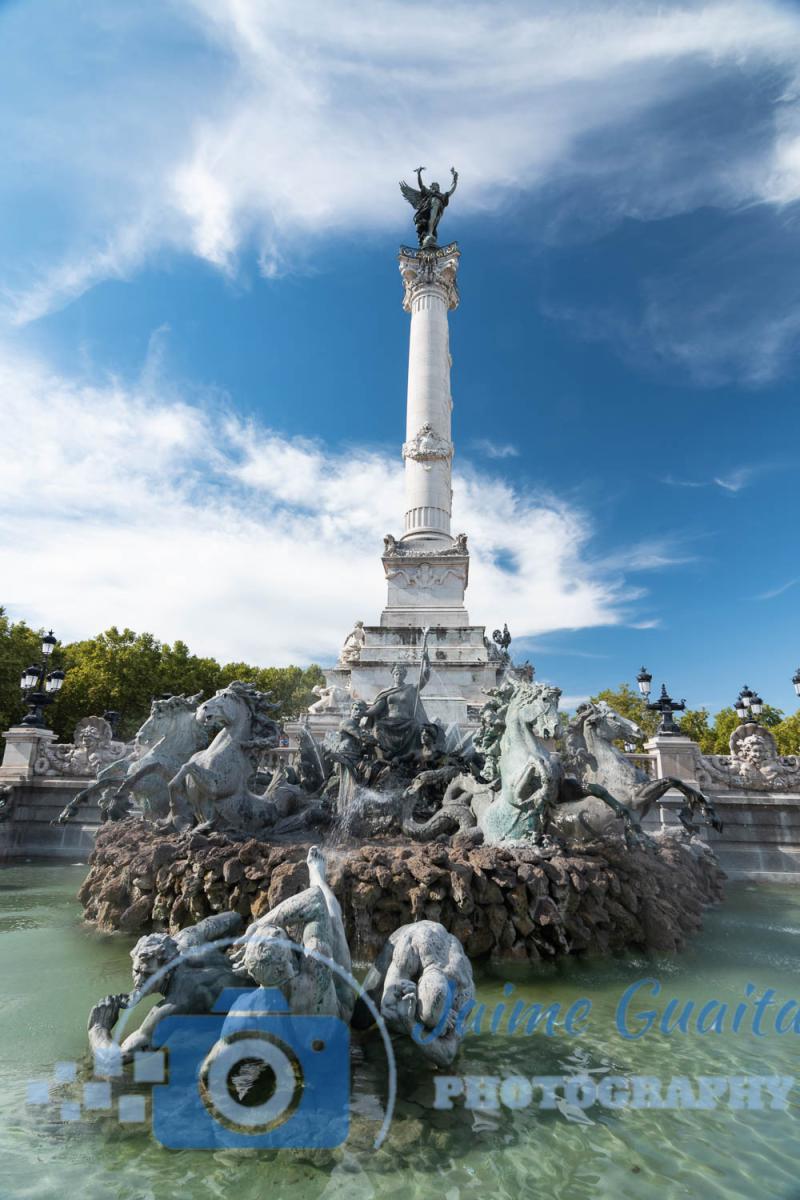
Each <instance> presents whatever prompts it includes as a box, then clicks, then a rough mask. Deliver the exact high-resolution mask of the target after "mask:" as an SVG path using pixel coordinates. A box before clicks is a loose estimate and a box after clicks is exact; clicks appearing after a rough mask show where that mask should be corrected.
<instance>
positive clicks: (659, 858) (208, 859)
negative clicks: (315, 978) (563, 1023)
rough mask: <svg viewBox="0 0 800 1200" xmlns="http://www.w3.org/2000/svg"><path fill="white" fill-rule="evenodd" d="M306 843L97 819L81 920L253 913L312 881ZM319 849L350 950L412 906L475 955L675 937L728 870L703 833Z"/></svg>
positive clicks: (180, 920)
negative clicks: (579, 844)
mask: <svg viewBox="0 0 800 1200" xmlns="http://www.w3.org/2000/svg"><path fill="white" fill-rule="evenodd" d="M309 845H310V842H297V843H293V844H291V845H285V844H281V845H277V844H271V843H268V842H259V841H256V840H255V839H250V840H249V841H234V840H232V839H230V838H228V837H226V836H225V835H223V834H218V833H212V834H208V835H205V834H200V833H194V832H189V833H184V834H177V833H176V834H172V835H170V836H167V837H164V836H163V835H162V834H157V833H155V831H153V830H152V829H151V827H150V826H148V825H147V824H145V823H144V822H143V821H140V820H136V819H130V820H128V821H124V822H122V823H118V824H112V825H105V826H103V827H102V828H101V829H100V830H99V831H98V834H97V841H96V844H95V849H94V852H93V854H92V857H91V859H90V862H89V866H90V870H89V874H88V876H87V878H86V880H85V882H84V884H83V886H82V888H81V890H80V893H79V898H80V900H81V903H82V904H83V906H84V909H85V915H86V918H87V920H89V921H92V922H94V923H95V924H96V925H97V926H98V927H99V928H101V929H104V930H117V929H120V930H124V931H125V932H126V933H144V932H147V931H148V930H151V929H170V930H173V931H174V930H177V929H181V928H183V927H184V926H186V925H190V924H193V923H194V922H196V921H199V920H201V919H202V918H203V917H206V916H208V915H209V914H210V913H214V912H220V911H222V910H224V909H228V908H232V909H236V910H237V911H238V912H240V913H241V914H242V916H244V917H245V918H249V917H257V916H259V915H261V914H262V913H265V912H267V911H268V910H269V909H270V908H272V907H273V906H274V905H276V904H278V903H279V902H280V901H281V900H284V899H286V897H287V896H292V895H294V894H295V893H296V892H299V891H302V889H303V888H305V887H307V885H308V872H307V868H306V865H305V857H306V854H307V852H308V847H309ZM326 856H327V859H328V879H329V881H330V883H331V886H332V887H333V889H334V892H335V893H336V895H337V897H338V899H339V902H340V903H341V906H342V911H343V913H344V918H345V925H346V928H347V936H348V941H349V943H350V946H351V948H352V950H353V957H354V959H356V960H357V961H366V960H370V959H372V958H374V956H375V955H376V953H377V952H378V950H379V949H380V947H381V946H382V945H383V943H384V941H385V939H386V937H387V935H388V934H390V933H392V932H393V931H394V930H395V929H396V928H397V927H398V926H399V925H403V924H406V923H408V922H409V921H415V920H421V919H428V920H432V921H440V922H441V923H442V924H443V925H444V926H445V928H446V929H448V930H449V931H450V932H451V933H453V934H455V935H456V937H458V938H459V939H460V940H461V942H462V943H463V945H464V948H465V950H466V952H467V954H468V955H469V956H470V957H471V958H479V957H482V956H484V955H491V956H493V957H501V958H502V957H507V958H512V959H518V960H526V959H527V960H532V961H536V960H539V959H551V958H554V957H556V956H558V955H562V954H580V953H600V954H615V953H619V952H620V951H623V950H626V949H635V950H661V951H663V950H667V951H669V950H677V949H680V947H681V946H682V945H683V944H684V942H685V940H686V938H687V936H689V935H691V934H693V933H695V932H697V931H698V930H699V929H700V927H701V922H702V913H703V908H704V907H705V906H706V905H708V904H710V903H713V902H715V901H717V900H719V899H721V897H722V880H723V879H724V875H723V872H722V871H721V870H720V868H719V866H718V865H717V862H716V859H715V858H714V856H713V854H712V853H711V851H710V850H709V849H708V847H707V846H706V845H705V843H703V842H701V841H699V840H698V839H693V840H692V841H691V842H686V841H684V840H681V838H679V837H676V836H673V835H670V834H666V833H664V834H661V835H659V836H657V837H656V838H655V839H654V842H653V846H652V848H650V849H637V850H634V851H629V850H628V849H626V847H625V846H624V844H622V843H621V842H620V843H617V842H606V843H602V844H599V843H598V844H597V845H596V846H593V847H589V848H586V847H584V848H582V849H581V850H580V851H575V852H566V851H558V850H552V851H551V850H547V851H545V850H540V849H537V848H535V847H528V846H520V845H515V846H478V847H475V846H469V845H468V844H466V843H464V844H461V845H459V844H457V843H456V844H443V843H434V844H432V845H431V844H428V845H425V846H422V845H418V844H410V845H409V844H398V843H392V842H388V841H386V842H379V841H374V842H370V843H367V844H364V845H361V846H354V847H348V848H339V847H336V848H331V849H328V850H326Z"/></svg>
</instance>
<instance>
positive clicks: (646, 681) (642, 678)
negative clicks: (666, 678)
mask: <svg viewBox="0 0 800 1200" xmlns="http://www.w3.org/2000/svg"><path fill="white" fill-rule="evenodd" d="M636 682H637V684H638V685H639V691H640V692H641V693H642V695H643V696H644V698H645V700H646V699H647V697H648V696H649V695H650V684H651V683H652V682H653V676H652V675H651V674H650V672H649V671H648V670H647V667H642V669H641V671H640V672H639V674H638V675H637V676H636Z"/></svg>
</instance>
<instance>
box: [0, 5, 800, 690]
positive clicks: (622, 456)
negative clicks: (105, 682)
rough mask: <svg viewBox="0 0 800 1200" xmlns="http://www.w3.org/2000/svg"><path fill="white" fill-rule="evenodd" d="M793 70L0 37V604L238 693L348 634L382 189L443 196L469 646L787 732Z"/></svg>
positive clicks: (570, 32) (368, 487) (635, 23)
mask: <svg viewBox="0 0 800 1200" xmlns="http://www.w3.org/2000/svg"><path fill="white" fill-rule="evenodd" d="M799 52H800V9H798V8H797V7H796V6H789V5H778V4H767V3H760V2H755V0H739V2H738V3H717V4H710V3H708V4H687V5H669V4H666V5H663V4H662V5H659V6H655V5H648V4H625V3H623V4H615V5H610V4H596V3H583V4H578V5H570V4H565V3H561V4H558V5H555V4H553V5H550V4H540V5H537V6H535V7H532V6H530V5H528V4H515V3H514V4H512V3H503V2H501V3H496V4H492V5H482V4H477V3H473V2H469V3H467V2H466V0H463V2H462V0H450V2H448V3H440V4H437V5H430V4H427V5H422V4H416V3H410V4H409V3H405V4H399V3H389V2H385V0H384V2H380V0H379V2H372V3H369V4H366V3H362V2H361V0H354V2H352V3H348V4H346V5H342V6H336V5H324V4H321V3H312V2H306V3H299V4H297V3H293V4H291V5H290V4H288V3H287V4H281V3H277V4H270V5H267V4H259V3H256V2H255V0H252V2H250V0H237V2H234V0H218V2H215V3H212V2H211V0H207V2H204V0H194V2H190V0H181V2H175V3H162V4H158V5H156V4H152V5H151V4H146V3H145V4H140V5H137V6H136V11H135V12H134V11H128V12H123V11H121V6H114V5H108V4H93V3H86V4H83V5H81V6H80V10H79V11H76V10H75V9H74V7H72V6H67V5H60V4H52V3H47V4H45V3H38V2H37V0H26V2H25V3H16V4H14V3H11V4H6V5H4V6H0V81H2V82H0V89H1V90H2V91H3V92H5V95H3V96H2V104H1V105H0V113H2V116H0V131H1V136H2V139H3V143H4V146H5V151H4V161H5V167H6V169H5V171H4V173H3V178H2V180H0V196H1V197H2V204H3V212H4V219H3V221H2V222H0V373H1V374H0V398H1V400H0V402H2V405H3V409H4V412H5V413H6V420H5V421H4V432H3V438H2V444H0V512H2V525H1V526H0V539H2V540H1V542H0V546H1V547H2V557H1V558H0V596H1V597H2V600H1V601H0V602H3V603H6V605H7V607H8V608H9V609H10V611H11V612H12V614H13V615H14V616H19V617H23V616H24V617H26V618H27V619H28V620H30V621H33V622H35V623H39V622H41V623H46V624H53V625H54V627H56V629H57V632H58V633H59V634H61V635H62V636H64V637H70V638H71V637H77V636H82V635H87V634H90V633H92V632H95V631H96V630H98V629H100V628H103V627H105V626H107V625H109V624H111V623H112V622H116V623H118V624H129V625H131V626H133V627H134V628H137V629H144V628H147V629H150V630H152V631H153V632H155V633H156V634H158V635H159V636H161V637H163V638H165V639H167V640H170V639H173V638H175V637H179V636H183V637H184V638H185V639H186V640H187V641H189V643H190V645H191V646H192V648H193V649H196V650H197V651H199V652H203V653H209V654H215V655H216V656H218V657H220V658H243V659H246V660H249V661H259V662H264V663H267V662H288V661H298V660H300V659H305V660H309V659H316V660H322V661H332V659H333V658H334V657H335V654H336V650H337V647H338V645H339V644H340V643H341V641H342V639H343V637H344V635H345V633H346V632H347V631H348V629H349V627H350V626H351V624H352V621H353V620H354V619H355V618H356V617H361V618H364V619H366V620H367V622H370V621H373V620H377V616H378V613H379V611H380V608H381V607H382V604H383V592H384V584H383V580H382V571H381V567H380V562H379V557H378V556H379V552H380V549H381V545H382V542H381V539H382V536H383V534H384V533H385V532H387V531H390V530H391V531H393V532H399V526H400V522H401V517H402V479H401V471H402V465H401V462H400V455H399V446H400V443H401V441H402V437H403V428H404V402H405V370H406V351H407V335H408V326H407V321H408V318H407V316H406V315H405V314H404V313H403V312H402V308H401V286H400V280H399V277H398V274H397V266H396V259H395V255H396V251H397V247H398V245H399V244H400V242H401V241H411V240H412V235H413V226H412V223H411V219H410V217H411V213H410V209H408V207H407V206H406V205H405V203H404V201H403V199H402V197H401V195H400V193H399V190H398V188H397V180H398V179H399V178H401V177H402V176H404V175H405V176H408V175H410V174H411V172H412V171H413V168H414V167H415V166H416V165H417V163H418V162H419V161H422V162H425V163H427V164H428V165H429V166H430V168H431V172H432V173H433V177H438V178H446V177H447V174H448V168H449V166H450V164H451V163H455V165H456V166H457V167H458V168H459V171H460V173H461V181H460V184H459V191H458V193H457V195H456V198H455V200H454V201H453V203H452V205H451V207H450V209H449V210H448V212H447V214H446V216H445V219H444V221H443V224H442V229H441V235H442V236H445V237H447V238H457V239H458V241H459V244H460V247H461V250H462V262H461V269H460V287H461V296H462V302H461V306H460V308H459V310H458V311H457V312H456V313H455V314H454V315H453V316H452V318H451V339H452V350H453V357H454V368H453V394H454V400H455V412H454V429H455V438H456V450H457V458H456V469H457V472H458V475H457V480H456V496H455V512H454V526H455V527H456V528H457V529H462V528H463V529H465V530H466V532H467V533H469V535H470V545H471V548H472V551H473V563H472V569H471V578H470V589H469V592H468V604H469V608H470V612H471V615H472V618H473V620H474V621H476V622H480V623H484V622H485V623H486V624H487V625H488V626H489V628H490V629H492V628H494V627H495V626H496V625H498V624H502V622H503V621H504V620H507V621H508V623H509V625H510V627H511V630H512V633H513V634H514V635H515V642H514V649H515V650H516V652H517V654H518V655H519V656H522V657H526V656H528V657H531V658H532V659H533V660H534V662H535V663H536V666H537V670H538V673H539V675H540V676H541V677H546V678H548V679H552V680H554V681H556V682H558V683H559V684H560V686H561V687H562V688H563V690H564V693H565V695H566V696H567V697H569V698H571V699H573V700H574V698H576V697H579V696H583V695H587V694H589V693H591V692H592V691H594V690H596V689H598V688H600V687H602V686H604V685H607V684H610V685H614V684H616V683H618V682H619V681H621V680H623V679H628V680H630V681H631V682H632V681H633V677H634V676H635V674H636V671H637V669H638V667H639V666H640V665H641V663H642V662H644V663H646V664H647V665H648V666H649V668H650V669H651V670H652V672H653V674H654V676H655V679H656V680H657V681H658V682H659V683H660V682H661V680H662V679H664V680H666V682H667V683H668V685H669V687H670V688H671V689H672V691H673V694H676V695H679V696H686V698H687V700H688V701H689V703H690V704H691V705H693V706H699V705H701V704H705V705H707V706H709V707H711V708H712V709H716V708H718V707H721V706H722V705H724V704H727V703H730V702H731V701H732V699H733V698H734V696H735V695H736V692H737V690H738V688H739V687H740V686H741V685H742V684H743V683H744V682H745V681H746V682H748V683H749V684H751V686H754V687H756V688H758V690H759V691H760V692H761V694H762V696H763V697H764V699H766V700H767V701H769V702H770V703H774V704H776V705H778V706H780V707H784V708H786V709H790V708H791V707H792V701H793V699H794V697H793V693H792V688H791V683H790V676H791V674H792V671H793V670H794V668H795V667H796V665H797V661H796V660H798V659H800V638H799V637H798V620H797V615H798V603H799V601H800V561H798V539H797V532H796V531H797V526H798V515H799V514H798V487H797V478H798V459H799V458H800V437H799V436H798V435H799V434H800V414H799V412H798V404H797V382H798V369H799V367H800V362H799V360H798V354H797V349H798V332H800V284H798V282H797V280H798V272H797V251H798V245H799V244H800V225H799V224H798V218H799V216H800V208H798V199H800V91H798V72H797V62H798V61H800V58H799ZM34 481H35V482H34Z"/></svg>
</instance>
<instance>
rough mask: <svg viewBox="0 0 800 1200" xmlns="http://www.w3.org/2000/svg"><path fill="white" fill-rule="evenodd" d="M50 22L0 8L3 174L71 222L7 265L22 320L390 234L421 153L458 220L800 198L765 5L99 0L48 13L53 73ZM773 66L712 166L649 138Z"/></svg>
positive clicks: (782, 72) (746, 0)
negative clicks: (546, 203)
mask: <svg viewBox="0 0 800 1200" xmlns="http://www.w3.org/2000/svg"><path fill="white" fill-rule="evenodd" d="M37 20H38V18H37V16H36V14H35V13H33V12H32V11H31V10H30V9H29V8H27V6H18V8H17V9H16V10H14V9H13V8H12V9H11V10H9V11H7V13H6V15H5V30H4V32H5V37H4V39H3V46H4V47H5V49H4V50H0V65H2V55H3V54H5V56H6V62H5V66H4V70H3V77H4V78H5V80H6V86H7V87H8V88H9V89H13V91H11V90H10V94H9V96H8V102H7V103H6V104H5V106H4V107H5V109H6V112H7V114H8V110H9V109H10V110H11V114H12V115H6V117H5V118H0V124H2V129H0V132H3V134H8V136H7V137H4V144H5V147H6V148H5V151H4V174H5V177H6V180H7V181H8V180H11V183H10V184H8V187H9V188H10V189H11V190H10V192H9V193H8V196H9V198H13V197H14V196H16V198H17V200H18V201H20V202H22V200H23V199H24V197H25V196H27V195H28V194H29V191H30V190H31V189H32V190H34V191H35V190H36V189H37V188H38V189H42V190H43V191H45V192H46V193H47V194H48V195H49V196H50V198H51V199H52V198H53V197H58V202H59V205H60V206H62V207H63V208H64V209H65V210H66V211H67V212H68V214H69V217H70V220H69V221H68V222H66V226H67V228H68V233H67V234H66V235H65V236H63V238H62V244H61V245H60V246H59V245H58V233H57V231H55V230H54V232H53V234H52V235H51V237H50V238H49V240H48V244H47V248H46V253H43V254H42V255H40V256H39V258H38V261H37V260H35V256H33V255H32V254H31V253H30V252H29V251H28V250H25V252H24V255H23V258H24V263H18V262H17V263H14V264H11V265H9V266H8V268H7V271H6V274H5V278H4V280H3V282H2V289H3V293H4V295H5V297H6V304H7V311H8V313H9V314H10V316H11V318H12V319H13V320H15V321H16V322H18V323H25V322H29V321H31V320H33V319H35V318H36V317H37V316H40V315H41V314H43V313H46V312H48V311H49V310H51V309H52V308H53V307H55V306H58V305H60V304H63V303H64V302H65V301H67V300H69V299H70V298H71V297H73V296H75V295H77V294H79V293H80V292H81V291H82V290H84V289H85V288H87V287H90V286H91V285H92V284H93V283H95V282H97V281H99V280H103V279H107V278H110V277H116V276H125V275H127V274H129V273H131V272H132V271H134V270H135V269H136V268H137V267H139V266H140V265H141V264H142V263H143V262H146V261H149V260H151V259H153V257H154V256H155V255H156V254H158V253H159V252H162V251H163V250H165V249H168V250H175V251H179V252H189V253H192V254H195V255H197V256H199V257H200V258H202V259H204V260H206V261H207V262H209V263H211V264H213V265H214V266H215V267H217V268H218V269H220V270H221V271H224V272H226V273H229V274H235V273H236V271H237V270H238V268H239V262H240V258H241V255H242V251H243V249H244V248H247V249H248V251H249V250H250V249H251V248H252V249H253V250H254V253H255V258H256V259H257V261H258V262H259V264H260V267H261V269H262V270H263V271H264V272H265V273H266V274H275V273H279V272H281V271H286V270H290V269H293V268H294V267H295V266H296V265H297V264H298V262H302V261H303V260H304V259H305V258H307V257H308V256H309V255H313V239H314V237H315V236H318V235H320V234H331V233H336V234H345V235H347V236H358V235H359V234H361V233H363V232H367V233H369V232H370V231H373V230H379V229H380V230H384V229H388V228H392V229H393V230H395V231H396V230H398V229H399V228H400V227H401V224H402V222H403V219H404V217H403V215H402V209H401V207H400V206H401V204H402V201H401V199H400V197H399V193H398V192H397V189H396V183H395V181H396V180H397V179H398V178H399V177H400V176H402V175H406V174H408V172H409V171H411V170H413V167H414V166H415V165H416V163H417V162H418V161H420V160H421V161H423V162H425V163H427V164H429V165H430V167H431V171H432V172H433V173H434V175H438V174H439V173H440V172H443V173H444V174H445V177H446V173H447V169H448V168H449V166H450V164H451V162H455V163H456V164H457V165H458V167H459V168H460V170H461V184H460V188H459V194H458V202H459V209H460V211H461V212H462V213H464V214H470V213H471V214H475V213H483V214H487V215H492V214H496V213H499V212H502V210H503V209H504V207H506V206H508V205H509V204H510V203H513V202H514V201H515V200H516V199H517V198H518V197H519V195H520V194H521V193H522V192H526V191H527V192H530V191H531V190H536V189H541V188H543V187H544V186H545V185H549V184H553V183H556V182H559V181H560V182H563V181H564V180H570V179H572V180H584V181H588V183H589V184H590V185H591V186H590V189H589V192H587V203H586V212H585V214H584V216H585V217H589V216H591V217H595V216H597V215H598V213H599V212H600V211H601V210H602V219H603V220H606V221H607V220H612V221H616V220H619V219H621V218H622V217H624V216H632V217H635V218H637V219H646V218H650V217H658V216H664V215H669V214H673V213H676V212H683V211H686V210H688V209H691V208H694V207H696V206H698V205H701V204H705V205H708V204H715V205H718V206H721V207H723V208H739V207H740V206H742V205H747V204H753V203H759V202H764V203H768V204H770V205H773V206H780V207H785V206H786V205H788V204H791V203H792V202H794V201H795V200H796V199H798V197H800V101H798V96H797V92H796V90H795V88H794V81H795V79H796V78H797V76H798V72H797V63H798V60H799V59H800V13H798V12H797V11H796V10H795V9H793V8H791V7H790V6H786V5H782V4H779V3H771V2H769V0H707V2H705V3H703V2H698V3H692V4H689V5H686V4H683V3H672V4H671V3H666V4H659V5H642V4H640V3H638V2H634V0H627V2H625V0H622V2H619V3H615V4H613V5H609V4H607V3H603V2H599V0H595V2H591V0H590V2H588V3H581V4H573V3H563V2H562V0H559V2H558V3H556V2H554V0H553V2H549V3H543V4H539V5H536V6H535V7H533V8H532V7H531V6H530V5H529V4H527V3H524V2H522V0H497V2H495V3H491V4H490V3H485V2H478V3H476V2H475V0H451V2H450V3H448V4H447V5H438V6H437V5H431V4H430V3H428V2H425V3H422V2H421V0H411V2H409V0H351V2H350V3H348V4H346V5H331V4H329V3H326V2H325V0H304V2H301V3H292V4H291V5H290V4H288V3H274V4H264V3H262V0H173V2H172V3H165V4H163V5H158V6H155V5H143V6H141V8H138V7H137V8H136V10H130V9H126V8H125V6H117V7H115V6H112V7H111V8H109V6H108V5H107V4H102V3H100V2H99V0H89V2H87V3H86V4H85V5H81V6H80V10H76V9H74V8H73V9H70V11H69V12H67V10H66V9H65V10H64V11H63V14H62V15H61V17H60V18H59V14H58V12H56V13H55V14H53V13H51V12H48V13H47V16H46V21H47V31H46V32H47V38H48V41H49V42H50V43H52V42H54V41H55V42H57V44H58V46H59V53H58V54H57V55H51V56H49V57H48V59H47V66H48V74H47V78H45V77H44V76H42V77H41V78H40V79H39V78H36V76H35V64H36V62H37V61H39V60H38V58H37V57H36V56H35V55H33V53H32V48H33V46H34V44H38V42H37V39H38V38H39V37H40V35H41V34H42V30H40V29H39V27H38V25H37ZM165 47H166V48H171V50H172V52H167V50H165ZM23 62H24V63H25V65H26V69H29V68H30V66H31V64H33V66H34V73H33V77H32V78H33V82H31V79H30V78H26V77H24V76H22V75H21V74H20V70H19V67H18V64H20V63H23ZM76 73H80V74H81V77H82V78H83V79H85V80H86V81H87V82H86V86H84V87H81V88H76V87H75V78H76ZM765 74H769V75H770V76H771V77H772V78H775V79H778V80H783V81H784V87H783V89H782V90H780V89H779V92H780V103H779V104H777V105H776V107H775V110H774V113H773V115H772V117H771V119H770V120H769V121H767V122H766V123H765V124H763V123H762V124H761V125H759V126H758V127H757V128H754V129H753V130H750V131H746V130H745V131H743V132H742V135H741V137H740V139H739V141H738V142H735V143H733V144H732V145H728V144H726V146H725V151H724V153H720V154H718V155H717V157H713V156H712V153H711V150H713V146H712V147H711V149H710V150H709V152H708V153H703V154H697V155H694V156H692V155H690V154H687V151H686V145H685V144H684V143H683V142H682V141H681V139H672V140H671V139H670V138H668V137H666V136H663V135H662V136H657V137H652V136H647V131H646V129H645V128H643V126H642V122H643V121H646V118H647V115H648V114H649V113H651V112H656V111H660V110H661V109H663V107H664V106H665V105H669V104H670V103H673V102H676V101H685V102H686V103H688V104H691V101H692V98H693V96H695V94H698V95H699V94H700V93H701V91H702V89H704V88H707V87H708V85H709V81H710V80H741V79H749V80H757V79H760V78H762V77H763V76H764V75H765ZM26 88H27V90H26ZM612 135H613V137H614V141H613V146H612V145H609V143H608V140H607V139H608V138H609V137H610V136H612ZM634 135H635V136H634ZM604 139H605V140H604ZM409 147H413V152H412V151H410V150H409ZM410 155H413V156H412V157H410ZM14 180H17V181H18V187H17V191H16V192H15V191H14V186H15V185H14V182H13V181H14ZM37 194H38V193H37ZM408 215H409V214H407V213H406V214H405V217H406V218H407V217H408ZM408 228H409V232H410V224H409V225H408ZM23 268H24V270H23ZM787 319H789V318H787ZM666 341H668V339H665V342H666ZM674 352H675V353H676V354H678V353H679V352H680V347H679V346H678V345H677V344H676V345H675V347H674Z"/></svg>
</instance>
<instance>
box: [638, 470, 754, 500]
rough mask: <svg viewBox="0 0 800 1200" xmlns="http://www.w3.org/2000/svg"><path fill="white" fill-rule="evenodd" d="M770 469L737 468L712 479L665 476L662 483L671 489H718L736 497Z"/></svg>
mask: <svg viewBox="0 0 800 1200" xmlns="http://www.w3.org/2000/svg"><path fill="white" fill-rule="evenodd" d="M767 469H768V468H767V467H765V466H750V467H737V468H736V469H735V470H732V471H728V472H727V473H726V474H724V475H714V476H713V478H711V479H680V478H679V477H677V476H675V475H665V476H664V477H663V478H662V480H661V482H662V483H666V484H668V485H669V486H670V487H681V488H707V487H718V488H721V489H722V491H723V492H732V493H733V494H734V495H735V494H736V493H737V492H741V491H742V489H743V488H746V487H747V485H748V484H750V483H752V481H753V479H754V478H755V477H756V476H757V475H760V474H763V473H764V472H765V471H766V470H767Z"/></svg>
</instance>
